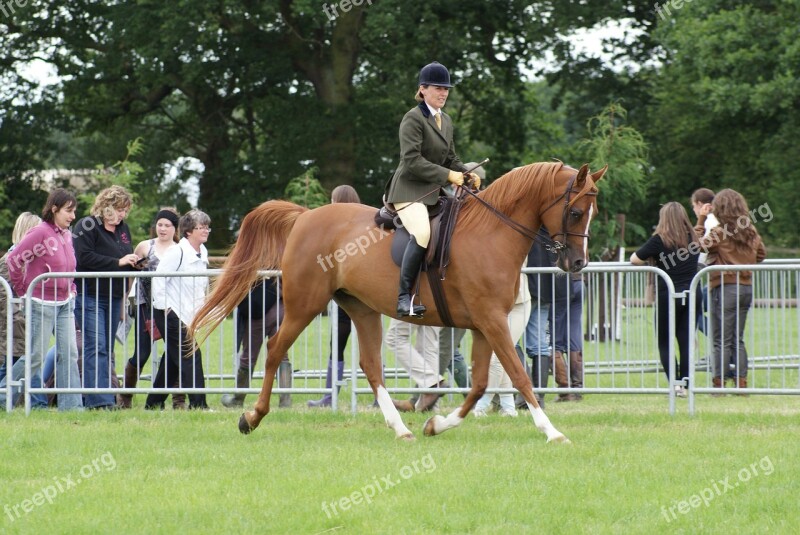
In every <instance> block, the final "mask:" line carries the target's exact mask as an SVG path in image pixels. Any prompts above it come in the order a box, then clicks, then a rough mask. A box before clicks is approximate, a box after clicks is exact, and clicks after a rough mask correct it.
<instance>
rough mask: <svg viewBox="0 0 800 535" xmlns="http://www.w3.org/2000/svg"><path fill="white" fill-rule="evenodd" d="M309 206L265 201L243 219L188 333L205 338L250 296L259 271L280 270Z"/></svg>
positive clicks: (200, 339)
mask: <svg viewBox="0 0 800 535" xmlns="http://www.w3.org/2000/svg"><path fill="white" fill-rule="evenodd" d="M306 211H308V208H303V207H302V206H298V205H296V204H293V203H290V202H286V201H267V202H265V203H262V204H261V205H259V206H258V207H256V208H255V209H253V210H252V211H251V212H250V213H249V214H247V215H246V216H245V218H244V220H243V221H242V226H241V228H240V230H239V238H238V240H237V241H236V243H235V244H234V246H233V247H232V248H231V251H230V253H229V254H228V258H227V259H226V260H225V263H224V264H223V266H222V270H223V272H222V275H220V276H219V278H217V280H216V281H215V282H214V284H213V288H212V290H211V293H209V294H208V297H207V298H206V301H205V303H204V304H203V306H202V308H200V310H199V311H198V312H197V314H196V315H195V317H194V320H192V324H191V325H189V332H190V333H195V334H196V335H197V339H198V341H202V340H204V339H205V338H206V337H207V336H208V335H209V334H210V333H211V331H213V330H214V329H215V328H216V327H217V326H218V325H219V324H220V323H222V321H223V320H224V319H225V317H226V316H227V315H228V314H230V313H231V312H232V311H233V309H234V308H236V306H237V305H238V304H239V303H240V302H241V301H242V300H243V299H244V298H245V297H246V296H247V293H248V292H249V291H250V288H251V287H252V286H253V284H254V283H255V282H256V281H257V280H258V271H259V270H262V269H263V270H267V269H280V268H281V259H282V258H283V251H284V248H285V247H286V240H287V238H288V237H289V233H290V232H291V231H292V228H293V227H294V224H295V221H297V217H298V216H299V215H300V214H302V213H303V212H306Z"/></svg>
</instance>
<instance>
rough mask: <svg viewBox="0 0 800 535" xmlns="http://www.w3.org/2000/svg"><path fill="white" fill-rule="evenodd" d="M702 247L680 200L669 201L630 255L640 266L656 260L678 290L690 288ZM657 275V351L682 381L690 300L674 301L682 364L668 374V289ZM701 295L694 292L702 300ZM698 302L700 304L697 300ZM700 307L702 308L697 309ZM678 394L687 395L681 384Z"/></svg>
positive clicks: (685, 368) (686, 362) (685, 371)
mask: <svg viewBox="0 0 800 535" xmlns="http://www.w3.org/2000/svg"><path fill="white" fill-rule="evenodd" d="M699 252H700V248H699V246H698V244H697V235H696V234H695V231H694V229H693V228H692V224H691V223H690V222H689V217H688V216H687V215H686V210H684V208H683V206H681V205H680V204H679V203H677V202H668V203H667V204H665V205H664V206H662V207H661V210H660V212H659V214H658V225H656V230H655V232H653V236H652V237H651V238H650V239H649V240H647V243H645V244H644V245H643V246H642V247H640V248H639V250H638V251H636V252H635V253H633V254H632V255H631V263H632V264H634V265H637V266H643V265H645V264H647V260H650V259H653V260H656V261H657V262H656V266H657V267H660V268H661V269H663V270H664V271H666V272H667V275H669V278H670V280H672V283H673V285H674V286H675V293H679V292H685V291H688V290H689V286H690V285H691V283H692V279H693V278H694V276H695V274H696V273H697V257H698V256H699ZM657 278H658V293H657V295H658V298H657V304H656V331H657V333H658V353H659V355H660V356H661V364H662V366H664V373H666V374H667V379H668V380H670V382H672V381H681V380H683V379H687V378H688V377H689V302H688V301H687V300H685V299H677V300H675V305H674V306H675V316H674V317H675V337H676V338H677V339H678V349H679V351H680V361H679V362H680V364H679V366H678V368H677V372H678V376H677V377H670V374H669V364H670V363H669V344H670V340H669V299H670V296H669V292H668V290H667V285H666V283H665V282H664V279H662V278H661V277H657ZM699 297H700V294H699V293H698V294H695V299H696V300H697V301H699ZM698 304H699V303H698ZM698 310H699V308H698ZM675 390H676V392H677V395H678V396H680V397H685V396H686V390H685V388H684V387H683V386H682V385H677V384H676V385H675Z"/></svg>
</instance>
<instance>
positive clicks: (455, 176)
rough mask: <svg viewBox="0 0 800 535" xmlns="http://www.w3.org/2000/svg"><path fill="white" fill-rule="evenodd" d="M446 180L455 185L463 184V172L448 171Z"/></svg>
mask: <svg viewBox="0 0 800 535" xmlns="http://www.w3.org/2000/svg"><path fill="white" fill-rule="evenodd" d="M447 181H448V182H450V183H451V184H453V185H456V186H463V185H464V173H459V172H458V171H450V174H449V175H447Z"/></svg>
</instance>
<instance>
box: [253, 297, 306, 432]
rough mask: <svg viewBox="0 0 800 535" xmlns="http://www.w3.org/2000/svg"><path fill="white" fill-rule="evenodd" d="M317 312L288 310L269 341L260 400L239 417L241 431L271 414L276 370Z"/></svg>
mask: <svg viewBox="0 0 800 535" xmlns="http://www.w3.org/2000/svg"><path fill="white" fill-rule="evenodd" d="M315 315H316V314H312V313H310V312H308V313H306V314H304V315H302V316H301V317H299V318H298V317H296V316H295V315H291V314H289V311H288V310H287V311H286V316H285V317H284V320H283V323H282V324H281V326H280V328H279V329H278V332H277V334H276V335H275V336H273V337H272V338H270V339H269V341H268V342H267V362H266V369H265V372H264V383H263V384H262V385H261V392H260V393H259V394H258V400H257V401H256V404H255V406H254V407H253V410H252V411H248V412H245V413H244V414H242V416H241V418H239V431H241V432H242V433H244V434H245V435H246V434H248V433H250V431H252V430H253V429H255V428H256V427H258V425H259V424H260V423H261V420H262V419H263V418H264V416H266V415H267V414H269V399H270V395H271V394H272V383H273V382H274V380H275V372H276V371H277V370H278V366H279V365H280V363H281V361H282V360H283V358H284V357H285V356H286V353H287V351H288V350H289V348H290V347H291V346H292V344H293V343H294V341H295V340H297V337H298V336H300V333H302V332H303V329H305V328H306V326H307V325H308V324H309V323H311V320H313V319H314V316H315Z"/></svg>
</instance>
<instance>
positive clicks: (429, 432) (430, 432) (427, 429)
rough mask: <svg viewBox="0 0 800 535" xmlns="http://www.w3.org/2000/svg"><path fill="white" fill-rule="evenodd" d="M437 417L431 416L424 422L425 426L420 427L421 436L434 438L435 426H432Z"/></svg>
mask: <svg viewBox="0 0 800 535" xmlns="http://www.w3.org/2000/svg"><path fill="white" fill-rule="evenodd" d="M438 416H439V415H438V414H437V415H436V416H431V417H430V418H428V419H427V420H425V425H423V426H422V434H423V435H425V436H426V437H435V436H436V426H435V425H434V422H433V421H434V419H435V418H437V417H438Z"/></svg>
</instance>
